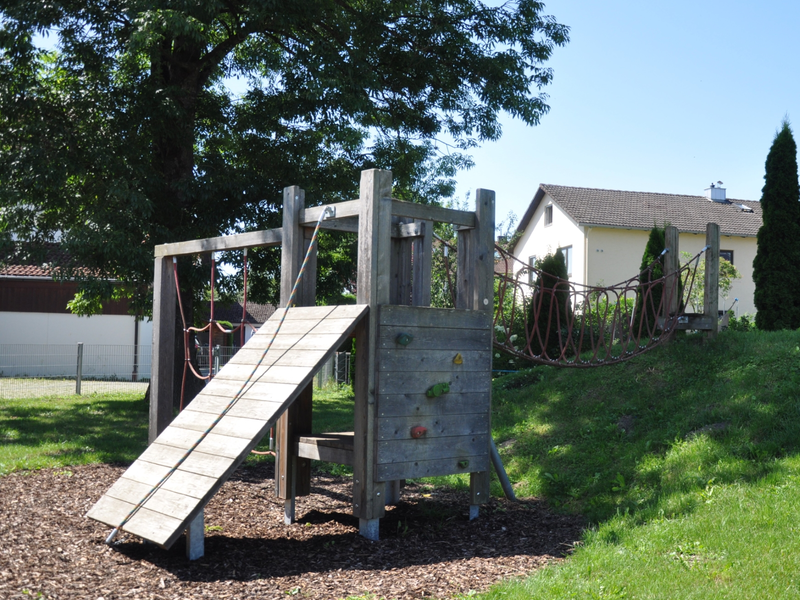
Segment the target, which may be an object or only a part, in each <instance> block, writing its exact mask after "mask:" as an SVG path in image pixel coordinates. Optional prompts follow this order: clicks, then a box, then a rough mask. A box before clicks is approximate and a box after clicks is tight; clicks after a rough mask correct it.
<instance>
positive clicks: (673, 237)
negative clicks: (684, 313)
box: [661, 225, 681, 329]
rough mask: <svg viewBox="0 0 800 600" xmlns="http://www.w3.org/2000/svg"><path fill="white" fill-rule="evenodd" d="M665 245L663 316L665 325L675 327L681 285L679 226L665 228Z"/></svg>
mask: <svg viewBox="0 0 800 600" xmlns="http://www.w3.org/2000/svg"><path fill="white" fill-rule="evenodd" d="M664 247H665V248H666V249H667V253H666V254H665V255H664V276H665V277H666V279H665V280H664V281H665V282H666V283H665V285H664V295H663V300H662V303H663V308H662V312H661V316H662V317H664V327H665V328H670V329H674V327H675V325H676V324H677V321H676V320H675V317H676V315H677V314H678V307H679V305H680V285H679V281H678V278H679V277H678V269H679V268H680V258H681V257H680V248H679V244H678V228H677V227H674V226H672V225H667V226H666V227H665V228H664Z"/></svg>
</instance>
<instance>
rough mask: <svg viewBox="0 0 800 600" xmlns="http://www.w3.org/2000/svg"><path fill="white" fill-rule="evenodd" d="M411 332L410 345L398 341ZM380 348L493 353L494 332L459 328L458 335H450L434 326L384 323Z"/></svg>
mask: <svg viewBox="0 0 800 600" xmlns="http://www.w3.org/2000/svg"><path fill="white" fill-rule="evenodd" d="M403 333H406V334H410V335H411V336H412V337H413V339H412V341H411V343H410V344H409V345H408V346H402V345H401V344H399V343H398V341H397V339H398V337H399V336H400V335H401V334H403ZM378 345H379V348H381V349H385V348H392V349H400V348H408V349H409V350H413V349H415V348H424V349H425V350H453V351H454V352H464V351H468V352H469V351H473V350H483V351H485V352H488V353H491V349H492V332H491V330H490V329H459V330H458V336H457V337H456V336H449V335H447V331H446V330H445V331H443V330H442V329H439V328H434V327H411V326H405V325H383V326H381V329H380V334H379V338H378Z"/></svg>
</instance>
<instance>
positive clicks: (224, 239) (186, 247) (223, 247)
mask: <svg viewBox="0 0 800 600" xmlns="http://www.w3.org/2000/svg"><path fill="white" fill-rule="evenodd" d="M281 233H282V232H281V230H280V229H266V230H263V231H248V232H247V233H236V234H233V235H223V236H219V237H212V238H203V239H200V240H188V241H186V242H174V243H171V244H159V245H158V246H156V247H155V255H156V257H161V256H182V255H186V254H201V253H203V252H223V251H228V250H242V249H244V248H253V247H266V246H280V245H281V241H282V240H281Z"/></svg>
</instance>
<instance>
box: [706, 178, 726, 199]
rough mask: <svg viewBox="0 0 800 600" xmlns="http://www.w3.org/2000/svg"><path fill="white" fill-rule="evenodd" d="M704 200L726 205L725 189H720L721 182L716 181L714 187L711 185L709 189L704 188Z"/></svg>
mask: <svg viewBox="0 0 800 600" xmlns="http://www.w3.org/2000/svg"><path fill="white" fill-rule="evenodd" d="M706 198H708V199H709V200H711V201H712V202H720V203H722V204H727V203H728V200H727V199H726V198H725V188H724V187H722V182H721V181H718V182H717V183H716V185H715V184H713V183H712V184H711V186H710V187H708V188H706Z"/></svg>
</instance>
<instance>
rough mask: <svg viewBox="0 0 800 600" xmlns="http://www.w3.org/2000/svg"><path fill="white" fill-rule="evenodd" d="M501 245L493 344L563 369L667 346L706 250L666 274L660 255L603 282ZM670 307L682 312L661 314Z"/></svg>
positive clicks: (509, 351)
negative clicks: (577, 278)
mask: <svg viewBox="0 0 800 600" xmlns="http://www.w3.org/2000/svg"><path fill="white" fill-rule="evenodd" d="M496 251H497V252H498V253H499V255H500V260H499V261H498V263H496V264H497V265H498V266H499V269H498V268H496V269H495V271H496V272H495V315H494V347H495V348H496V349H499V350H503V351H505V352H507V353H509V354H511V355H513V356H514V357H518V358H521V359H524V360H526V361H529V362H533V363H537V364H548V365H558V366H563V367H593V366H600V365H607V364H613V363H616V362H621V361H624V360H627V359H629V358H632V357H633V356H636V355H638V354H642V353H643V352H647V351H648V350H651V349H653V348H655V347H657V346H659V345H661V344H663V343H664V342H665V341H666V340H667V339H668V338H669V337H670V336H671V334H672V333H673V332H674V331H675V330H676V326H677V324H678V320H679V318H680V317H681V316H682V315H683V314H684V309H685V307H686V306H687V305H688V298H689V296H690V294H691V291H692V287H693V286H694V285H695V275H696V272H697V266H698V263H699V259H700V256H701V255H702V253H703V251H701V252H699V253H698V254H697V255H695V256H694V257H692V258H691V259H690V260H689V261H688V262H686V263H685V264H684V265H683V266H681V267H679V269H678V270H677V271H676V272H674V273H672V274H669V275H665V276H661V273H662V270H663V259H664V253H662V254H661V256H660V257H659V258H658V259H656V260H655V261H653V262H652V263H651V264H650V265H649V266H648V267H647V268H646V269H644V270H643V271H642V272H641V273H639V274H638V275H636V276H635V277H632V278H631V279H628V280H626V281H622V282H620V283H618V284H616V285H612V286H610V287H600V286H590V285H582V284H578V283H575V282H572V281H569V280H566V279H561V278H558V277H556V276H554V275H551V274H549V273H546V272H544V271H542V270H541V269H539V268H537V267H535V266H532V265H528V264H525V263H524V262H522V261H520V260H518V259H517V258H515V257H514V256H512V255H511V254H509V253H508V252H507V251H505V250H503V249H502V248H500V247H499V246H498V247H496ZM665 252H666V251H665ZM498 270H499V271H500V272H497V271H498ZM675 300H677V301H675ZM670 306H677V310H673V311H672V312H669V314H667V315H666V316H663V315H665V313H666V312H668V311H666V310H665V307H670Z"/></svg>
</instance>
